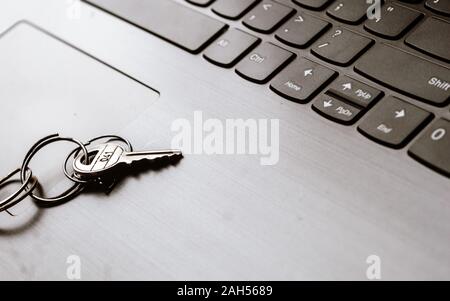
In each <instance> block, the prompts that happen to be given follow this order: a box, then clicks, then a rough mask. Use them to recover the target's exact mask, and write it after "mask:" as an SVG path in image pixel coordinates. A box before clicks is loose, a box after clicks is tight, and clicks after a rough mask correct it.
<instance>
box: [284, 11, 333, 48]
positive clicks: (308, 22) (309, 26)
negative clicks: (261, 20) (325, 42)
mask: <svg viewBox="0 0 450 301" xmlns="http://www.w3.org/2000/svg"><path fill="white" fill-rule="evenodd" d="M329 26H331V24H330V23H328V22H326V21H324V20H321V19H318V18H316V17H313V16H310V15H308V14H305V13H298V14H296V15H294V17H292V18H291V19H290V20H289V21H288V22H287V23H286V24H284V25H283V26H281V27H280V29H278V31H277V32H276V34H275V37H276V38H277V39H278V40H280V41H281V42H283V43H285V44H287V45H289V46H292V47H297V48H305V47H308V46H309V45H310V44H311V43H312V42H313V41H314V40H315V39H316V38H317V37H319V36H320V35H321V34H322V33H323V32H324V31H325V30H326V29H327V28H328V27H329Z"/></svg>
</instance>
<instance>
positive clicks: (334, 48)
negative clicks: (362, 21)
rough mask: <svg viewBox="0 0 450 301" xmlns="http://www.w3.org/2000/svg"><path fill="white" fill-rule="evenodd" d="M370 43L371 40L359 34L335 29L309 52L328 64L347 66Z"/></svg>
mask: <svg viewBox="0 0 450 301" xmlns="http://www.w3.org/2000/svg"><path fill="white" fill-rule="evenodd" d="M372 43H373V40H371V39H369V38H366V37H364V36H362V35H360V34H357V33H354V32H352V31H349V30H347V29H343V28H336V29H335V30H332V31H331V32H328V33H327V34H326V35H325V36H323V37H322V38H321V39H320V40H319V41H318V42H317V43H315V44H314V46H313V47H312V49H311V52H312V53H313V54H314V55H316V56H318V57H320V58H321V59H323V60H325V61H328V62H330V63H333V64H336V65H341V66H347V65H350V64H351V63H352V62H353V61H354V60H356V58H357V57H358V56H359V55H360V54H361V53H362V52H363V51H364V50H366V49H367V48H368V47H369V46H370V45H371V44H372Z"/></svg>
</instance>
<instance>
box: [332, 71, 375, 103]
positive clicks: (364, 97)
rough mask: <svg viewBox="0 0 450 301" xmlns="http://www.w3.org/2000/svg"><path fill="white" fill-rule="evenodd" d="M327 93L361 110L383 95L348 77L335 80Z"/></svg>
mask: <svg viewBox="0 0 450 301" xmlns="http://www.w3.org/2000/svg"><path fill="white" fill-rule="evenodd" d="M328 92H329V93H332V94H334V95H337V96H339V97H341V98H344V99H345V100H347V101H349V102H352V103H354V104H356V105H358V106H360V107H363V108H367V107H369V106H371V105H372V104H374V103H375V101H377V100H378V99H379V98H380V97H381V96H382V95H383V92H381V91H380V90H378V89H375V88H373V87H371V86H369V85H366V84H364V83H362V82H360V81H357V80H354V79H353V78H350V77H348V76H343V77H340V78H338V79H337V80H335V81H334V82H333V84H332V85H331V86H330V88H329V89H328Z"/></svg>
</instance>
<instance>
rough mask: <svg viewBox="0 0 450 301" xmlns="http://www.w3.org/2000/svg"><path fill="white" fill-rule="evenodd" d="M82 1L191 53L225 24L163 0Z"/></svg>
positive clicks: (214, 35) (216, 33) (202, 46)
mask: <svg viewBox="0 0 450 301" xmlns="http://www.w3.org/2000/svg"><path fill="white" fill-rule="evenodd" d="M86 1H87V2H89V3H91V4H93V5H95V6H97V7H99V8H102V9H104V10H106V11H108V12H110V13H111V14H113V15H116V16H118V17H120V18H122V19H124V20H126V21H127V22H130V23H131V24H133V25H136V26H138V27H140V28H142V29H144V30H147V31H149V32H151V33H153V34H155V35H157V36H159V37H161V38H163V39H165V40H167V41H169V42H172V43H173V44H175V45H177V46H179V47H181V48H183V49H185V50H187V51H190V52H192V53H198V52H200V51H201V50H202V49H203V48H204V47H205V46H206V45H207V44H208V43H209V42H210V41H212V40H213V39H214V38H215V37H216V36H217V35H218V34H219V33H220V32H221V31H222V30H224V29H225V28H226V26H225V24H223V23H222V22H219V21H217V20H214V19H213V18H210V17H208V16H205V15H203V14H201V13H199V12H196V11H195V10H193V9H191V8H189V7H186V6H183V5H180V4H177V3H175V2H172V1H167V0H152V1H146V0H127V1H123V0H86ZM168 14H170V17H168ZM174 20H176V22H177V23H174ZM176 24H183V26H177V25H176Z"/></svg>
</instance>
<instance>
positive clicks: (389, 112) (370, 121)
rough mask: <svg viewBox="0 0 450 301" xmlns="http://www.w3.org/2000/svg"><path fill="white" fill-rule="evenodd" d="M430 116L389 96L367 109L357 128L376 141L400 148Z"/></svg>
mask: <svg viewBox="0 0 450 301" xmlns="http://www.w3.org/2000/svg"><path fill="white" fill-rule="evenodd" d="M431 117H432V114H431V113H429V112H427V111H425V110H423V109H421V108H419V107H416V106H414V105H412V104H410V103H408V102H406V101H403V100H400V99H398V98H395V97H392V96H390V97H387V98H384V99H382V100H381V101H380V102H379V103H378V104H376V105H375V107H374V108H373V109H371V110H370V111H369V113H368V115H367V116H366V118H365V119H364V120H363V121H362V122H361V124H360V125H359V127H358V130H359V131H360V132H361V133H363V134H364V135H365V136H367V137H369V138H371V139H372V140H375V141H376V142H378V143H381V144H383V145H386V146H389V147H392V148H401V147H403V146H404V145H405V144H406V143H408V142H409V141H410V140H411V139H412V137H413V136H414V135H415V133H416V132H417V131H419V130H420V129H422V127H423V126H424V125H425V124H426V123H427V122H428V121H429V120H430V119H431Z"/></svg>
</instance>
